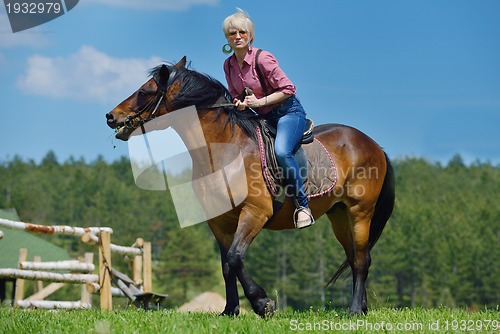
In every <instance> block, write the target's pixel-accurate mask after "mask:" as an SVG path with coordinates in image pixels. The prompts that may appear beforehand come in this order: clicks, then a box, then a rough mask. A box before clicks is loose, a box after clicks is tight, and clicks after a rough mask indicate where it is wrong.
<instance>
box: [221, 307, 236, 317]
mask: <svg viewBox="0 0 500 334" xmlns="http://www.w3.org/2000/svg"><path fill="white" fill-rule="evenodd" d="M239 314H240V307H239V306H236V307H235V308H234V310H232V311H231V310H227V309H225V310H224V311H222V313H221V314H219V315H220V316H229V317H237V316H238V315H239Z"/></svg>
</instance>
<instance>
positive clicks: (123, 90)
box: [17, 46, 160, 102]
mask: <svg viewBox="0 0 500 334" xmlns="http://www.w3.org/2000/svg"><path fill="white" fill-rule="evenodd" d="M159 63H160V59H159V58H157V57H152V58H150V59H136V58H113V57H111V56H109V55H107V54H105V53H103V52H100V51H98V50H96V49H94V48H93V47H91V46H83V47H81V48H80V50H78V52H76V53H74V54H72V55H70V56H68V57H67V58H64V57H55V58H50V57H43V56H39V55H34V56H31V57H30V58H29V59H28V65H27V73H25V74H23V75H22V76H21V77H19V78H18V80H17V86H18V87H19V88H20V89H22V90H23V91H24V92H26V93H29V94H35V95H41V96H47V97H52V98H71V99H77V100H82V101H98V102H119V101H121V100H123V99H125V98H126V97H128V96H129V95H130V94H131V93H132V92H134V91H136V90H137V89H138V88H139V87H140V86H141V85H142V84H143V83H144V82H145V81H146V80H147V73H148V71H149V69H150V68H151V67H153V66H155V65H158V64H159Z"/></svg>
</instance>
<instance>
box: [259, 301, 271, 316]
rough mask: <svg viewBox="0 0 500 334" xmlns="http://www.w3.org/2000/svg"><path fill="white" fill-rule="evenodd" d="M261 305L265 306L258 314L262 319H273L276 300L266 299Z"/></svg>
mask: <svg viewBox="0 0 500 334" xmlns="http://www.w3.org/2000/svg"><path fill="white" fill-rule="evenodd" d="M259 304H264V305H263V306H262V307H261V308H260V310H259V312H257V313H258V314H259V315H260V316H261V317H262V318H271V317H272V316H273V315H274V311H275V309H274V300H272V299H270V298H265V299H262V301H261V302H260V303H259Z"/></svg>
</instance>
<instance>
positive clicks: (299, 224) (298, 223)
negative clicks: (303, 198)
mask: <svg viewBox="0 0 500 334" xmlns="http://www.w3.org/2000/svg"><path fill="white" fill-rule="evenodd" d="M300 211H304V212H305V213H306V214H307V215H308V216H309V218H307V219H303V220H298V219H297V218H298V213H299V212H300ZM293 223H294V224H295V228H298V229H302V228H306V227H309V226H312V225H314V223H315V221H314V217H313V215H312V213H311V209H309V208H306V207H303V206H299V207H298V208H296V209H295V211H294V212H293Z"/></svg>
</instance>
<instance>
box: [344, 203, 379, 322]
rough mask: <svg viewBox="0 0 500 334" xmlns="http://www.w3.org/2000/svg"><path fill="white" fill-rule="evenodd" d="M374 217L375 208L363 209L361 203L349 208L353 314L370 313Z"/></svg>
mask: <svg viewBox="0 0 500 334" xmlns="http://www.w3.org/2000/svg"><path fill="white" fill-rule="evenodd" d="M372 216H373V208H363V206H362V205H361V204H360V203H358V204H357V205H355V206H353V207H350V208H349V220H350V223H351V231H352V240H353V247H354V263H353V266H352V277H353V285H354V286H353V298H352V304H351V308H350V313H351V314H360V313H366V312H367V311H368V306H367V301H366V279H367V277H368V269H369V267H370V264H371V258H370V250H369V247H368V241H369V237H370V223H371V219H372Z"/></svg>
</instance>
